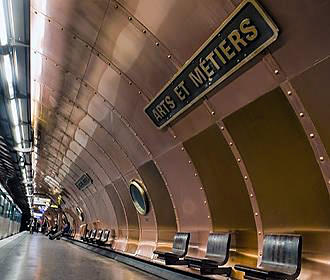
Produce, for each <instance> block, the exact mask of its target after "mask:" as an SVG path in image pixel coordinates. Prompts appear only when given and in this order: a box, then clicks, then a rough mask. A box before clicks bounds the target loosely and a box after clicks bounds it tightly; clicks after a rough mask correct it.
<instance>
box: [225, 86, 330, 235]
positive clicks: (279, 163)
mask: <svg viewBox="0 0 330 280" xmlns="http://www.w3.org/2000/svg"><path fill="white" fill-rule="evenodd" d="M224 123H225V124H226V126H227V128H228V130H229V132H230V133H231V135H232V137H233V139H234V141H235V143H236V145H237V147H238V149H239V151H240V153H241V155H242V157H243V158H244V162H245V164H246V167H247V170H248V173H249V176H250V178H251V180H252V182H253V186H254V189H255V192H256V195H257V198H258V203H259V208H260V211H261V216H262V222H263V226H264V230H265V231H290V230H295V231H298V230H306V229H309V230H315V229H329V226H330V204H329V198H328V194H327V189H326V187H325V186H324V181H323V178H322V175H321V172H320V169H319V167H318V165H317V163H316V160H315V157H314V154H313V151H312V149H311V147H310V145H309V143H308V140H307V138H306V135H305V133H304V131H303V128H302V127H301V125H300V123H299V121H298V119H297V117H296V115H295V114H294V112H293V110H292V108H291V107H290V105H289V103H288V101H287V99H286V98H285V96H284V95H283V93H282V91H281V90H280V89H276V90H274V91H272V92H270V93H268V94H266V95H264V96H263V97H260V98H259V99H257V100H256V101H254V102H253V103H250V104H249V105H247V106H246V107H244V108H242V109H241V110H239V111H237V112H236V113H234V114H232V115H231V116H228V117H227V118H226V119H225V120H224ZM302 213H303V215H302Z"/></svg>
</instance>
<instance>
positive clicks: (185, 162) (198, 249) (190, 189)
mask: <svg viewBox="0 0 330 280" xmlns="http://www.w3.org/2000/svg"><path fill="white" fill-rule="evenodd" d="M155 160H156V161H157V164H158V166H159V167H160V168H161V170H162V172H163V176H164V177H165V178H166V180H167V183H168V186H167V187H168V189H169V191H170V195H172V200H173V203H174V206H175V208H176V213H177V219H178V223H179V229H180V231H183V232H190V233H191V237H190V244H191V245H192V246H190V248H189V256H199V257H204V255H205V250H206V248H205V245H206V242H207V236H208V234H209V232H210V231H212V222H211V214H210V212H209V208H208V204H207V203H205V201H206V196H205V192H204V188H203V185H202V183H201V181H200V179H199V178H198V176H195V173H196V171H195V168H194V166H193V163H192V161H191V160H190V158H189V155H188V154H187V152H186V151H185V150H184V149H183V147H182V145H181V144H179V145H177V146H176V147H174V148H173V149H171V150H170V151H167V152H166V153H164V154H162V155H161V156H160V157H157V159H155ZM178 168H180V172H177V171H178ZM188 194H189V195H188Z"/></svg>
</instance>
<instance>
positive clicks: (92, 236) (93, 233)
mask: <svg viewBox="0 0 330 280" xmlns="http://www.w3.org/2000/svg"><path fill="white" fill-rule="evenodd" d="M96 232H97V230H96V229H93V230H92V233H91V235H90V238H91V239H94V238H95V236H96Z"/></svg>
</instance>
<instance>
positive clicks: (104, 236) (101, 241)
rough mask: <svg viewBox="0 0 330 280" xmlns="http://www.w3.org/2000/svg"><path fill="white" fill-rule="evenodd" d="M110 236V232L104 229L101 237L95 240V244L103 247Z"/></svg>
mask: <svg viewBox="0 0 330 280" xmlns="http://www.w3.org/2000/svg"><path fill="white" fill-rule="evenodd" d="M110 234H111V230H108V229H105V230H103V233H102V236H101V238H100V239H99V240H96V244H98V245H101V246H104V245H106V243H107V242H108V240H109V237H110Z"/></svg>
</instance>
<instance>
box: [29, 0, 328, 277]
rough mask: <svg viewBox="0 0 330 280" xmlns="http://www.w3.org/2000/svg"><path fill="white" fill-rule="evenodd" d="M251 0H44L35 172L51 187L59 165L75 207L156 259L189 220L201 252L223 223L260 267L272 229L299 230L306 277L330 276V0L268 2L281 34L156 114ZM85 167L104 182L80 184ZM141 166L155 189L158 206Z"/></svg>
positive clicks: (36, 36) (37, 22)
mask: <svg viewBox="0 0 330 280" xmlns="http://www.w3.org/2000/svg"><path fill="white" fill-rule="evenodd" d="M240 2H241V1H239V0H206V1H199V0H191V1H174V0H159V1H153V2H152V4H151V3H150V1H146V0H139V1H137V0H117V1H109V0H81V1H77V0H67V1H57V0H47V1H46V0H45V1H39V0H32V1H31V83H32V86H31V91H32V93H31V96H32V101H33V102H32V105H33V107H32V116H33V117H32V119H33V120H32V123H33V128H34V135H35V137H37V136H38V135H39V136H40V140H39V141H40V143H39V144H38V145H40V147H38V148H39V150H38V152H37V153H38V157H39V159H38V162H37V164H36V182H37V185H38V186H39V188H40V190H43V191H45V192H50V193H52V192H53V190H52V188H51V187H50V186H49V185H48V184H47V183H46V182H45V177H46V176H51V177H52V178H54V180H56V181H57V182H58V183H59V184H60V185H61V188H63V190H62V193H63V197H64V200H66V203H65V204H63V208H64V210H65V211H68V212H69V213H71V214H72V213H73V214H72V215H71V216H72V217H73V219H77V218H75V217H74V216H75V215H74V213H75V212H76V209H75V208H76V207H81V209H82V210H83V212H84V214H85V221H84V222H83V223H87V224H88V227H89V228H92V227H104V228H109V229H114V230H115V235H116V236H115V240H114V241H113V247H114V248H115V249H116V250H120V251H124V252H128V253H131V254H136V255H139V256H142V257H144V258H147V259H149V260H150V259H151V258H153V250H154V249H155V248H164V249H170V247H171V245H172V238H173V235H174V233H175V232H176V231H187V232H191V233H192V235H191V246H190V248H189V254H190V255H195V256H200V257H203V256H204V253H205V249H206V248H205V247H206V240H207V236H208V233H209V232H212V231H231V232H233V233H234V235H233V236H234V237H233V244H232V248H233V250H232V251H231V257H230V260H229V265H234V264H236V263H241V264H245V265H252V266H254V265H256V263H257V260H258V258H259V259H260V257H261V256H260V250H261V246H262V236H263V232H285V233H300V234H302V235H303V238H304V241H303V242H304V245H303V262H302V274H301V275H300V276H299V279H302V280H309V279H312V280H314V279H316V278H317V279H321V280H323V279H327V277H328V275H329V267H330V266H329V261H330V256H329V250H328V248H329V244H330V240H329V232H330V224H329V221H330V213H329V205H330V202H329V193H330V169H329V147H330V144H329V143H330V142H329V139H330V134H329V124H328V123H329V117H328V115H329V110H328V107H329V106H328V105H329V98H328V96H329V94H328V92H329V86H328V72H329V69H328V68H329V58H328V55H329V49H330V40H329V36H328V34H327V32H328V29H329V28H328V27H329V25H330V19H329V16H328V14H329V9H330V6H329V1H326V0H319V1H298V0H292V1H284V0H278V1H264V0H260V1H259V3H260V4H261V6H263V7H264V8H265V10H266V11H267V13H268V14H269V15H270V17H271V18H272V19H274V21H275V23H276V24H277V25H278V27H279V29H280V33H279V37H278V40H277V41H276V42H275V43H274V44H273V45H272V46H271V47H269V48H268V49H267V50H265V51H264V52H263V53H262V54H259V55H258V56H257V57H255V58H254V59H253V60H252V61H250V62H249V63H247V64H246V65H245V66H244V67H243V68H242V69H240V70H239V71H238V72H237V73H235V74H234V75H233V76H232V77H231V78H230V79H228V81H226V82H224V83H223V84H222V85H220V86H218V87H217V88H215V89H214V90H213V91H212V92H210V93H209V94H208V95H207V96H206V97H205V98H204V99H203V100H201V101H200V102H198V103H197V104H196V105H195V106H193V108H191V109H190V110H188V111H187V112H185V113H184V114H183V115H182V116H180V117H179V118H178V119H177V120H176V121H175V122H174V123H173V124H171V127H168V128H165V129H163V130H158V129H156V128H155V127H154V126H153V124H152V123H151V122H150V120H149V119H148V117H147V116H146V115H145V113H144V107H145V106H146V105H147V104H148V102H149V101H150V99H151V98H152V97H153V96H155V95H156V94H157V92H158V91H159V89H160V88H162V87H163V86H164V85H165V84H166V82H167V81H168V80H170V79H171V78H172V76H173V75H174V74H175V73H176V72H177V70H178V69H180V68H181V67H182V66H183V65H184V63H185V61H187V60H188V59H189V58H190V57H191V56H192V55H193V53H194V52H195V51H196V50H197V49H198V48H199V47H200V46H201V45H202V44H203V43H204V42H205V41H206V40H207V39H208V38H209V36H210V35H211V34H212V33H213V32H214V30H215V29H216V28H217V27H219V25H220V24H221V23H222V22H223V21H224V20H225V18H226V17H228V15H229V14H230V13H231V12H232V11H233V10H234V8H235V6H237V5H238V4H239V3H240ZM280 88H281V89H282V90H283V92H282V91H281V90H280ZM289 92H290V93H289ZM283 94H284V95H285V96H286V97H284V96H283ZM258 104H259V105H258ZM222 126H223V127H224V129H223V130H222V129H221V127H222ZM84 173H88V175H89V176H90V177H91V178H92V180H93V184H92V185H91V186H90V187H88V188H87V189H85V190H82V191H81V190H78V188H77V187H76V186H75V182H76V180H78V179H79V178H80V176H81V175H82V174H84ZM131 179H138V180H141V181H142V182H143V183H144V185H145V187H146V192H147V195H148V197H149V200H150V211H149V213H148V214H147V215H146V216H139V214H138V213H137V212H136V210H135V208H134V205H133V204H132V202H131V198H130V194H129V190H128V182H129V181H130V180H131ZM52 195H54V196H56V195H57V194H52ZM75 224H76V226H77V227H78V228H79V226H80V224H82V222H81V221H80V220H77V221H75ZM180 269H188V268H182V267H181V268H180ZM233 276H234V277H237V278H242V274H240V273H236V272H234V274H233ZM215 278H217V277H215ZM219 279H220V278H219Z"/></svg>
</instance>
